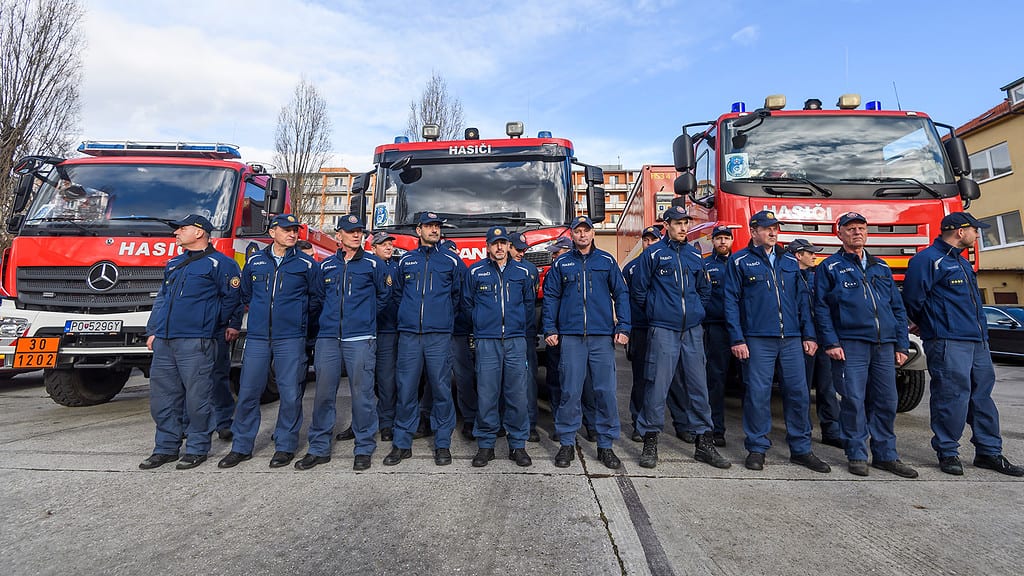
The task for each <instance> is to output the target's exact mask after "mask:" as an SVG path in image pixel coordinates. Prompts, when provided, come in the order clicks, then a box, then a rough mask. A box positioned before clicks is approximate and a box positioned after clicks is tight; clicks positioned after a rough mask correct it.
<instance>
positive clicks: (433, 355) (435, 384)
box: [394, 332, 455, 449]
mask: <svg viewBox="0 0 1024 576" xmlns="http://www.w3.org/2000/svg"><path fill="white" fill-rule="evenodd" d="M424 371H425V372H426V375H427V384H428V387H429V389H430V392H431V397H432V399H433V400H432V402H431V411H430V427H431V428H432V429H433V430H434V448H435V449H436V448H450V447H451V444H452V431H453V430H454V429H455V405H454V404H453V402H452V384H451V377H452V335H451V334H445V333H431V334H414V333H412V332H401V333H399V335H398V368H397V374H396V382H397V385H398V402H397V403H396V405H395V428H394V434H395V438H394V446H395V447H396V448H403V449H407V448H412V435H413V432H415V431H416V428H417V427H418V426H419V422H420V410H419V399H418V394H419V385H420V375H421V374H422V373H423V372H424Z"/></svg>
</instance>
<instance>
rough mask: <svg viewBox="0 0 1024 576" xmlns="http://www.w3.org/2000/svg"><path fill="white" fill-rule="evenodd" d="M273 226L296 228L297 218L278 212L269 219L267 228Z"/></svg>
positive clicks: (297, 224) (297, 225)
mask: <svg viewBox="0 0 1024 576" xmlns="http://www.w3.org/2000/svg"><path fill="white" fill-rule="evenodd" d="M275 226H280V227H281V228H298V227H299V220H298V219H297V218H296V217H295V216H293V215H291V214H278V215H277V216H274V217H273V218H271V219H270V226H268V228H273V227H275Z"/></svg>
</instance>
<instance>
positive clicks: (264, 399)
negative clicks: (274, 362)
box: [231, 368, 281, 404]
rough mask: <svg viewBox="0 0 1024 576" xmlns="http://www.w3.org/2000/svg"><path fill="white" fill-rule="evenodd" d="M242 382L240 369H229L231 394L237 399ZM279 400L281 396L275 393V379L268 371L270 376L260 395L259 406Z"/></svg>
mask: <svg viewBox="0 0 1024 576" xmlns="http://www.w3.org/2000/svg"><path fill="white" fill-rule="evenodd" d="M241 381H242V370H241V369H240V368H232V369H231V393H232V394H234V395H235V398H238V390H239V387H240V386H241ZM280 399H281V394H280V393H279V392H278V391H277V379H276V378H274V371H273V370H271V371H270V376H268V377H267V386H266V388H264V389H263V393H262V394H260V404H270V403H271V402H277V401H278V400H280Z"/></svg>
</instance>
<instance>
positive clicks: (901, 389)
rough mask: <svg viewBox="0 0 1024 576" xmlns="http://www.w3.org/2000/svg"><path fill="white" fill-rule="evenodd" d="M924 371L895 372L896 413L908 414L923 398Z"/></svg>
mask: <svg viewBox="0 0 1024 576" xmlns="http://www.w3.org/2000/svg"><path fill="white" fill-rule="evenodd" d="M924 372H925V371H924V370H897V371H896V397H897V400H896V411H897V412H910V411H911V410H913V409H914V408H917V405H918V404H920V403H921V398H923V397H924Z"/></svg>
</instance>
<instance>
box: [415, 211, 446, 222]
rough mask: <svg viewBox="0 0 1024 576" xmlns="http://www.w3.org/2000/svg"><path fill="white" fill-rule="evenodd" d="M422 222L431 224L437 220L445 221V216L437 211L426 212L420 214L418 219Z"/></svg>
mask: <svg viewBox="0 0 1024 576" xmlns="http://www.w3.org/2000/svg"><path fill="white" fill-rule="evenodd" d="M417 222H419V223H420V224H431V223H433V222H437V223H438V224H443V223H444V218H441V217H440V216H438V215H437V213H435V212H424V213H422V214H420V219H419V220H417Z"/></svg>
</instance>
